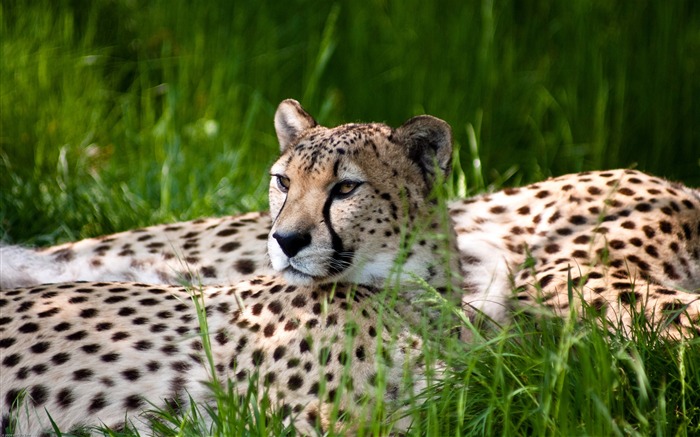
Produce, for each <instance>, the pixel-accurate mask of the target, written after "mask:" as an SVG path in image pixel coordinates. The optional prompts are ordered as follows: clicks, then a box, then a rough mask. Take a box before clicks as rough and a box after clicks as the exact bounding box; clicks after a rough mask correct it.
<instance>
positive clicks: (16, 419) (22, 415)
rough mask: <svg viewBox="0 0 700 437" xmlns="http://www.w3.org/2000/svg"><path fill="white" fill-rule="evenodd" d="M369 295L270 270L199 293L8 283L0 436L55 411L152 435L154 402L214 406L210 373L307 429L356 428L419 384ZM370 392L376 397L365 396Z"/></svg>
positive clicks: (26, 429)
mask: <svg viewBox="0 0 700 437" xmlns="http://www.w3.org/2000/svg"><path fill="white" fill-rule="evenodd" d="M378 292H379V291H378V290H377V289H373V288H368V287H361V286H358V287H352V286H346V285H338V286H337V287H334V286H331V285H328V286H321V287H297V286H294V285H289V284H288V283H287V282H286V281H284V280H283V279H281V278H279V277H258V278H255V279H252V280H248V281H242V282H239V283H238V284H235V285H233V286H203V287H201V288H195V289H187V288H185V287H181V286H174V285H148V284H139V283H118V282H110V283H107V282H74V283H63V284H51V285H42V286H39V287H34V288H23V289H14V290H5V291H3V293H2V297H1V298H0V309H2V316H0V354H1V357H2V358H1V359H0V361H1V363H0V366H1V367H0V368H1V370H2V371H1V372H0V382H1V383H0V402H1V403H2V404H1V405H2V408H1V410H0V411H1V417H2V430H3V431H4V430H6V429H7V427H10V429H12V430H13V431H14V432H15V433H16V434H20V433H21V434H24V435H39V434H41V433H44V432H50V431H52V427H51V423H50V419H49V415H50V417H51V419H53V421H54V422H55V423H56V425H57V426H58V427H59V429H60V430H61V431H62V432H64V433H65V432H74V431H76V430H79V429H82V430H86V429H87V430H90V429H91V428H92V427H96V426H103V425H106V426H108V427H109V428H110V429H112V430H116V431H118V430H121V429H123V428H124V427H125V426H127V425H128V426H129V427H130V428H131V429H135V430H137V431H139V432H140V433H146V434H150V429H151V428H150V426H152V425H151V423H152V421H154V420H156V419H155V418H154V417H152V416H151V417H149V413H148V411H149V410H152V409H153V408H160V409H167V410H169V411H174V412H176V413H177V412H186V411H188V409H189V408H190V399H194V400H196V401H197V403H198V404H207V405H209V406H214V407H215V406H216V402H215V400H214V399H213V395H212V391H211V389H210V388H209V387H208V386H207V385H205V382H208V381H214V382H218V383H219V384H222V386H223V387H227V384H232V385H233V389H234V391H235V393H239V394H240V395H245V394H246V393H247V392H248V390H251V387H252V390H253V391H254V393H255V394H256V395H257V396H262V395H263V394H266V395H267V396H269V399H270V402H271V405H272V407H273V409H274V410H275V411H277V412H279V413H280V414H281V415H282V416H283V417H285V423H286V424H288V425H292V426H294V428H295V429H296V430H297V431H298V432H299V433H301V434H303V435H316V431H317V430H320V432H322V433H323V432H327V431H328V430H330V429H333V430H335V431H337V432H341V433H345V432H347V433H352V432H354V431H355V430H356V429H357V427H358V424H359V423H362V421H361V420H358V418H362V417H367V416H368V415H371V414H372V411H373V408H375V407H376V406H377V403H381V404H382V405H383V406H385V407H386V408H387V409H388V410H389V411H392V410H397V409H399V408H400V407H401V406H402V402H403V401H402V399H405V397H404V395H405V396H410V395H411V394H412V393H413V391H420V390H421V387H423V386H424V385H425V379H422V378H423V375H424V374H425V372H424V371H423V369H424V364H423V360H422V359H421V352H422V350H421V340H420V339H419V338H418V337H416V336H415V335H413V334H411V333H410V332H408V331H407V330H406V329H405V327H404V326H403V322H402V320H401V319H400V318H399V317H398V316H397V315H396V314H395V313H394V312H393V311H392V310H391V309H390V308H386V307H383V306H380V305H376V303H377V299H376V298H375V297H374V295H375V294H377V293H378ZM195 301H197V302H198V303H199V305H200V308H205V313H206V320H207V325H205V326H206V327H207V330H206V331H204V330H201V329H200V326H201V325H200V323H199V322H198V316H199V315H202V313H201V312H199V313H198V309H197V306H196V304H195ZM380 319H381V321H382V322H380ZM205 342H208V343H209V344H210V345H211V349H210V350H211V357H212V359H211V362H209V361H208V360H207V358H206V353H205V349H204V343H205ZM229 381H230V382H229ZM379 390H381V391H382V392H384V393H385V397H384V399H379V400H378V401H377V402H374V401H373V399H374V396H375V394H376V393H377V392H378V391H379ZM47 413H48V414H47ZM205 418H206V415H205ZM207 426H208V425H207Z"/></svg>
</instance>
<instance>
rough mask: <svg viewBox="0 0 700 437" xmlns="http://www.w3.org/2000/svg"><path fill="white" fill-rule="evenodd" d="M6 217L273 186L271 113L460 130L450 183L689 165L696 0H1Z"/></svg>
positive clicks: (113, 226)
mask: <svg viewBox="0 0 700 437" xmlns="http://www.w3.org/2000/svg"><path fill="white" fill-rule="evenodd" d="M0 22H1V26H2V28H1V34H0V47H1V48H2V53H0V57H1V60H0V63H1V67H0V130H1V132H0V239H2V240H4V241H6V242H13V243H26V244H35V245H43V244H51V243H55V242H59V241H66V240H71V239H77V238H83V237H88V236H95V235H99V234H104V233H108V232H114V231H118V230H123V229H128V228H131V227H135V226H145V225H149V224H154V223H159V222H165V221H173V220H183V219H191V218H196V217H200V216H209V215H222V214H233V213H237V212H241V211H246V210H257V209H265V208H266V207H267V201H266V197H267V183H268V177H267V170H268V168H269V165H270V164H271V163H272V161H273V160H274V159H275V156H276V154H277V150H278V147H277V144H276V137H275V133H274V129H273V125H272V117H273V114H274V110H275V108H276V106H277V104H278V103H279V102H280V101H281V100H282V99H284V98H288V97H291V98H295V99H297V100H299V101H300V102H301V103H302V104H303V105H304V106H305V108H306V109H307V110H308V111H309V112H310V113H311V114H312V115H314V116H315V117H316V119H317V120H318V121H319V122H321V123H322V124H326V125H335V124H339V123H343V122H351V121H381V122H386V123H388V124H390V125H393V126H398V125H400V124H401V123H402V122H403V121H405V120H406V119H408V118H409V117H411V116H413V115H417V114H423V113H428V114H432V115H435V116H437V117H440V118H443V119H444V120H446V121H447V122H449V123H450V124H451V125H452V127H453V130H454V136H455V140H456V146H457V147H458V150H459V159H458V163H459V164H460V167H461V171H460V169H458V171H457V172H456V173H455V179H454V181H453V183H452V192H453V193H454V195H470V194H474V193H477V192H482V191H486V190H493V189H498V188H500V187H503V186H513V185H521V184H525V183H529V182H533V181H537V180H541V179H543V178H546V177H548V176H552V175H559V174H564V173H568V172H575V171H581V170H591V169H607V168H614V167H636V168H639V169H641V170H644V171H648V172H651V173H655V174H658V175H661V176H664V177H667V178H670V179H674V180H680V181H683V182H685V183H687V184H689V185H694V186H700V2H697V1H676V0H673V1H652V0H637V1H625V2H613V1H609V0H567V1H558V2H557V1H554V2H553V1H551V0H521V1H507V0H503V1H492V0H483V1H463V0H460V1H434V2H430V1H425V0H402V1H388V0H370V1H363V2H357V1H350V0H340V1H329V0H324V1H285V2H280V1H271V0H257V1H245V2H243V1H232V0H220V1H206V2H185V1H177V0H175V1H174V0H150V1H135V0H92V1H79V0H73V1H68V0H47V1H39V0H36V1H12V0H3V1H2V3H1V4H0Z"/></svg>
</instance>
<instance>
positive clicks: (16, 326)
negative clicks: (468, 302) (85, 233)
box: [0, 101, 461, 434]
mask: <svg viewBox="0 0 700 437" xmlns="http://www.w3.org/2000/svg"><path fill="white" fill-rule="evenodd" d="M304 114H305V112H303V110H302V109H301V106H299V104H298V103H297V102H294V101H285V102H282V104H281V105H280V107H279V109H278V111H277V114H276V117H275V125H276V128H277V132H278V136H279V138H280V144H281V149H282V154H281V157H280V159H279V160H278V161H277V163H276V164H275V165H274V166H273V167H272V173H273V174H272V178H271V179H272V182H271V184H270V191H271V202H270V203H271V212H270V215H269V217H270V218H271V223H272V225H271V226H270V231H269V240H268V248H269V251H270V252H271V265H272V267H273V268H274V269H276V270H278V271H279V272H280V273H279V274H276V275H275V276H261V277H257V278H254V279H249V280H243V281H242V282H237V283H235V284H220V285H201V286H195V287H193V289H194V293H195V296H197V297H199V298H200V299H201V304H202V305H203V306H204V307H205V308H206V315H207V323H208V329H207V330H206V331H199V330H198V328H197V327H198V326H199V325H198V319H197V315H198V313H197V311H196V307H195V306H194V305H193V304H192V303H191V300H190V294H189V293H188V289H187V288H183V287H182V286H177V285H162V284H161V285H156V284H147V283H133V282H131V283H119V282H104V281H101V282H98V283H95V282H86V283H75V282H72V283H71V282H69V283H61V284H54V285H40V286H37V287H25V288H18V289H11V290H3V291H2V293H1V297H0V305H2V316H0V351H1V353H2V358H1V360H2V370H3V371H2V388H1V389H0V390H1V391H2V394H1V397H0V399H1V400H2V402H3V404H2V417H3V419H4V420H5V419H6V420H8V421H10V420H16V421H17V422H18V424H17V427H16V428H15V431H16V432H22V433H38V432H43V431H45V430H47V429H48V427H49V425H50V423H49V418H48V416H47V415H46V414H45V412H48V413H49V414H50V415H51V417H52V418H53V420H54V421H56V424H57V425H58V426H59V428H61V429H65V430H71V429H74V428H75V427H84V426H88V427H89V426H94V425H99V424H100V423H105V424H107V425H108V426H114V427H116V428H117V429H118V428H120V427H121V426H122V425H123V422H124V417H125V415H126V416H127V417H128V420H129V421H130V423H133V424H134V426H135V427H136V428H137V429H139V430H144V431H146V430H147V429H148V427H147V424H146V423H144V422H143V421H144V420H147V415H148V414H147V410H148V409H149V405H151V404H156V405H161V406H167V407H173V408H179V409H182V408H187V402H188V399H189V397H190V396H191V397H192V399H194V400H195V401H196V402H197V403H204V404H207V403H210V402H211V398H210V395H209V394H208V393H209V392H208V391H207V389H206V387H205V386H204V385H202V382H206V381H210V380H212V379H213V380H214V381H218V382H219V383H221V384H227V381H229V380H230V381H232V382H233V383H234V388H235V390H236V392H237V393H239V394H240V393H243V390H244V389H245V388H247V387H248V386H249V384H250V380H249V376H251V375H254V376H255V375H257V376H258V377H259V379H258V382H259V384H260V385H258V387H257V393H258V394H259V395H262V394H263V393H267V395H268V396H269V398H270V400H271V402H272V404H273V405H274V406H275V407H276V408H277V409H278V411H280V412H282V413H283V414H288V420H289V423H290V424H292V425H293V426H294V427H295V428H296V429H297V430H298V431H299V432H300V433H302V434H312V433H314V432H315V431H314V430H315V429H317V427H318V428H320V429H321V430H322V431H325V430H328V429H336V430H340V431H342V432H353V431H354V429H355V428H356V427H357V424H358V423H359V421H358V420H353V419H354V418H357V417H362V416H363V415H365V414H368V413H367V411H368V409H370V408H371V407H372V405H374V404H375V403H372V402H371V401H372V400H373V399H374V398H376V397H377V396H376V393H377V392H378V388H377V385H378V384H380V385H383V386H384V388H385V390H384V391H383V392H384V397H383V399H378V400H377V402H381V403H384V404H386V405H387V406H388V407H389V408H392V407H395V409H399V408H400V407H401V404H402V402H404V400H405V399H406V397H405V396H410V395H411V394H412V393H414V392H417V391H420V390H421V389H422V387H423V386H424V384H425V382H424V381H425V380H426V378H425V377H424V375H425V374H426V370H425V369H424V368H423V365H422V363H421V354H422V346H421V341H420V339H419V338H418V337H416V336H414V335H413V334H412V333H411V330H410V329H409V328H410V326H411V324H409V323H406V320H407V319H409V320H411V318H412V317H413V316H414V312H413V311H414V310H413V308H412V306H410V305H397V308H396V311H395V310H394V309H393V308H392V302H391V300H393V296H391V295H389V296H388V297H389V298H386V296H387V295H385V294H382V293H387V292H389V291H392V290H393V289H394V286H395V287H397V288H398V291H399V292H400V295H401V296H403V297H404V298H405V297H406V296H413V295H414V293H418V292H421V287H422V286H423V285H420V284H419V285H416V281H417V279H420V281H418V282H422V283H423V284H425V285H427V286H429V287H430V288H431V289H432V290H433V291H436V292H441V293H443V295H444V296H445V298H447V299H451V298H456V299H457V301H458V299H459V298H460V297H461V292H460V291H459V289H458V288H453V287H451V285H452V282H451V281H452V280H453V276H455V275H454V273H458V271H459V270H458V264H457V260H456V258H455V257H451V258H450V257H449V256H448V255H450V254H454V253H455V249H454V246H453V245H454V243H455V242H454V240H453V239H450V238H446V236H445V233H444V232H443V230H442V227H441V219H443V218H446V216H444V215H441V214H437V213H436V210H435V208H433V206H434V204H435V201H434V200H433V198H432V197H431V191H432V189H433V187H434V185H435V184H436V182H437V181H439V180H441V179H443V178H444V177H445V176H446V175H447V174H448V172H449V169H450V159H451V148H452V141H451V132H450V128H449V126H448V125H447V123H445V122H443V121H441V120H438V119H436V118H434V117H430V116H419V117H414V118H412V119H410V120H408V121H407V122H406V123H404V124H403V125H402V126H400V127H398V128H396V129H391V128H389V127H388V126H386V125H382V124H357V125H354V124H353V125H343V126H339V127H337V128H334V129H326V128H322V127H320V126H317V125H315V122H313V121H312V120H313V119H312V118H311V117H310V116H308V115H304ZM311 123H314V125H313V126H310V124H311ZM377 162H379V163H381V164H382V167H381V169H379V168H377V166H376V164H377ZM386 171H389V172H392V174H393V176H394V177H392V178H386V177H385V174H384V172H386ZM309 196H315V201H311V200H310V198H309ZM319 203H320V205H319ZM258 217H259V218H260V219H261V220H262V218H263V217H266V216H264V215H258ZM380 218H381V219H380ZM222 220H223V221H227V220H226V219H222ZM233 222H234V223H247V222H243V219H240V218H237V219H234V220H233ZM194 224H195V225H197V226H198V227H199V226H202V227H204V228H205V229H204V230H208V231H209V232H210V234H209V236H210V237H212V234H213V235H214V236H219V237H223V238H226V237H231V236H232V235H233V234H234V233H229V232H230V230H231V229H236V228H242V227H236V226H228V225H227V224H224V225H222V222H221V221H219V220H218V219H213V220H210V221H204V222H197V223H194ZM168 227H171V229H167V227H166V228H163V227H161V228H158V229H159V230H161V231H163V232H162V233H161V234H159V235H157V236H156V235H153V234H152V233H143V232H132V233H130V234H129V235H128V238H127V239H128V240H136V241H138V242H139V244H138V245H137V244H136V243H133V242H132V243H124V244H121V242H118V240H119V238H120V236H116V237H114V238H113V239H110V238H111V237H107V238H104V239H98V240H97V241H99V243H97V244H100V245H102V244H103V245H105V246H107V247H105V248H103V249H100V250H99V251H98V250H97V249H96V248H95V249H94V250H92V255H91V256H92V257H95V256H97V258H96V259H100V257H103V258H104V257H107V255H106V253H107V252H109V251H110V250H129V249H130V248H134V249H137V248H138V249H143V248H144V247H148V245H153V244H154V243H163V244H162V245H160V244H158V245H157V246H156V245H153V246H152V247H151V248H152V249H153V250H154V251H156V252H157V253H153V254H150V255H162V254H163V253H166V254H167V252H159V251H164V250H173V251H175V250H177V246H176V244H175V243H171V244H170V249H166V247H167V245H166V243H165V241H163V240H162V238H167V236H170V237H172V236H173V235H181V234H184V235H182V236H181V237H180V238H179V239H177V240H176V241H177V242H178V243H179V242H181V241H183V240H185V241H187V240H197V242H195V241H193V242H192V244H193V246H191V247H189V248H185V247H184V245H183V246H181V248H182V249H183V250H186V251H189V252H188V253H187V256H199V255H204V254H205V253H204V252H201V250H203V249H207V250H211V251H212V252H215V253H216V254H217V255H214V257H213V258H210V259H206V260H205V259H204V258H200V259H199V262H203V263H205V264H203V265H204V266H205V267H208V266H210V265H213V264H212V263H216V262H223V261H221V260H218V258H219V257H223V255H224V254H225V253H232V252H235V250H237V249H238V248H239V247H238V246H237V245H241V246H242V243H241V242H239V241H232V240H230V239H229V240H226V242H225V243H224V242H218V244H216V245H215V247H213V248H212V247H202V246H201V245H202V244H203V243H202V242H203V241H208V242H209V243H211V242H213V241H217V240H216V238H215V237H212V239H209V240H205V239H204V238H203V236H202V235H201V233H200V234H192V233H193V232H195V231H192V230H191V229H173V228H172V227H179V225H168ZM408 230H417V231H423V232H421V234H420V237H419V238H418V239H417V241H415V242H414V241H413V240H412V238H414V237H413V236H412V235H413V233H412V232H408ZM168 232H171V233H170V234H168ZM175 233H179V234H175ZM222 233H223V234H228V235H221V234H222ZM365 234H369V235H376V236H377V238H364V237H365ZM124 235H127V234H122V236H124ZM255 235H256V236H259V235H261V234H258V233H256V234H255ZM144 236H149V237H150V238H143V237H144ZM139 239H140V240H139ZM107 240H109V241H107ZM253 240H255V241H262V240H259V239H258V238H253ZM248 241H250V239H249V240H248ZM90 244H91V242H87V245H90ZM126 244H131V246H129V247H124V246H125V245H126ZM186 244H187V243H185V245H186ZM273 244H277V245H278V246H279V247H278V248H277V249H275V248H274V246H272V245H273ZM77 246H78V248H79V247H80V243H78V244H77ZM97 247H100V246H97ZM225 247H226V248H231V247H233V248H234V249H235V250H228V251H227V250H223V249H224V248H225ZM241 249H242V250H243V251H244V252H241V253H240V255H241V256H252V255H251V253H252V252H251V253H247V252H245V251H248V250H250V249H247V248H242V247H241ZM71 251H72V252H63V253H60V254H58V255H57V253H58V252H55V251H54V252H53V253H54V255H53V256H54V257H56V256H59V257H68V258H72V259H71V260H68V261H66V262H74V261H75V259H76V258H75V256H76V252H75V250H73V249H71ZM194 251H197V252H198V254H195V253H194ZM97 252H105V254H103V255H99V254H97ZM222 252H224V253H222ZM116 256H117V257H119V256H120V255H119V254H117V255H116ZM128 258H129V257H128V256H126V257H125V261H126V260H127V259H128ZM163 258H164V259H165V258H167V257H166V256H163ZM175 258H177V257H176V256H173V257H172V258H171V260H172V259H175ZM131 259H132V262H133V260H134V258H131ZM222 259H223V258H222ZM397 259H398V260H401V261H402V262H401V263H399V262H396V260H397ZM93 260H94V258H93ZM185 261H187V260H186V259H185ZM108 264H109V263H107V262H104V263H103V264H101V265H108ZM130 264H131V263H130ZM222 265H224V264H222ZM227 265H230V264H227ZM161 266H162V264H161ZM98 267H99V266H98ZM117 267H118V266H117ZM220 272H221V274H226V273H225V272H224V270H223V269H221V270H220ZM199 273H200V274H201V276H202V277H203V278H204V277H207V276H208V275H206V269H205V268H204V267H202V268H201V269H200V270H199ZM156 276H157V275H156ZM159 278H160V279H163V278H162V277H160V276H159ZM225 278H227V277H225ZM147 279H149V278H147ZM166 279H168V278H166ZM227 280H228V279H227ZM385 283H390V284H392V285H393V286H392V287H387V288H385V287H384V284H385ZM378 294H379V296H377V295H378ZM384 300H387V302H386V303H385V302H384ZM423 310H424V309H423V308H421V309H416V310H415V315H416V317H421V316H422V312H423ZM392 320H396V321H397V322H395V323H392ZM207 334H209V336H208V335H207ZM209 339H210V340H209ZM208 341H210V342H211V347H212V352H213V354H212V355H213V366H214V367H213V368H214V370H213V371H211V372H209V373H207V366H206V363H205V362H204V361H203V349H204V343H206V342H208ZM343 372H345V373H343ZM346 374H347V375H346ZM22 400H23V401H22ZM336 405H337V408H336ZM336 410H337V411H336ZM392 410H393V409H392ZM341 418H342V419H345V420H343V421H342V423H341V422H339V421H338V420H339V419H341Z"/></svg>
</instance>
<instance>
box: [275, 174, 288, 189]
mask: <svg viewBox="0 0 700 437" xmlns="http://www.w3.org/2000/svg"><path fill="white" fill-rule="evenodd" d="M274 177H275V179H277V188H279V190H280V191H281V192H283V193H286V192H287V191H289V178H288V177H285V176H282V175H274Z"/></svg>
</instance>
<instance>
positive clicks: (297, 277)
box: [282, 265, 323, 285]
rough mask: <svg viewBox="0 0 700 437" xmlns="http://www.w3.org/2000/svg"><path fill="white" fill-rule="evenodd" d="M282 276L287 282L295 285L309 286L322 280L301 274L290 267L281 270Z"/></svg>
mask: <svg viewBox="0 0 700 437" xmlns="http://www.w3.org/2000/svg"><path fill="white" fill-rule="evenodd" d="M282 274H283V275H284V277H285V279H287V281H288V282H290V283H292V284H296V285H310V284H313V283H316V282H320V281H322V280H323V278H322V277H319V276H314V275H310V274H308V273H305V272H302V271H301V270H299V269H297V268H295V267H293V266H292V265H288V266H287V267H286V268H285V269H284V270H282Z"/></svg>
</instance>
